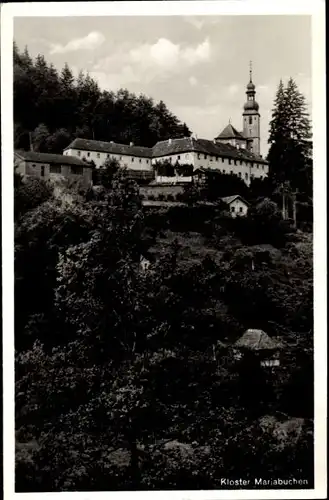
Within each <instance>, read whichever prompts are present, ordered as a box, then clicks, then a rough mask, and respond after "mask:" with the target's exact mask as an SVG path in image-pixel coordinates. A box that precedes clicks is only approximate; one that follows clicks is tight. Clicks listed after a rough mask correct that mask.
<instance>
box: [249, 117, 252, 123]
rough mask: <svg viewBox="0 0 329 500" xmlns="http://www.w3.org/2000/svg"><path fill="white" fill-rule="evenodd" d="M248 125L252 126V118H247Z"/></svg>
mask: <svg viewBox="0 0 329 500" xmlns="http://www.w3.org/2000/svg"><path fill="white" fill-rule="evenodd" d="M249 125H252V116H249Z"/></svg>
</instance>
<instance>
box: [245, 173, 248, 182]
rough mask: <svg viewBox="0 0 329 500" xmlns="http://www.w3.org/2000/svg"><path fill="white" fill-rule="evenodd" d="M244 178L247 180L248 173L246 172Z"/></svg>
mask: <svg viewBox="0 0 329 500" xmlns="http://www.w3.org/2000/svg"><path fill="white" fill-rule="evenodd" d="M245 178H246V181H247V180H248V174H247V173H246V174H245Z"/></svg>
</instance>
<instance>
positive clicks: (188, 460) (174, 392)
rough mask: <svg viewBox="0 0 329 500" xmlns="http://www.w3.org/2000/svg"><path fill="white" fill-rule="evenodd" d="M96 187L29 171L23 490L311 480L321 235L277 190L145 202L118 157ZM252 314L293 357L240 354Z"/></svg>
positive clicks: (19, 268) (19, 347)
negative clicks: (286, 210) (234, 198)
mask: <svg viewBox="0 0 329 500" xmlns="http://www.w3.org/2000/svg"><path fill="white" fill-rule="evenodd" d="M60 189H62V193H61V191H60ZM67 189H68V190H69V193H70V196H67ZM93 196H94V195H93V194H92V193H91V192H88V193H86V192H81V191H80V192H77V191H75V190H74V188H72V187H68V188H65V187H62V188H60V187H59V186H57V187H56V191H55V192H53V191H52V189H51V187H50V186H49V185H46V184H45V183H43V182H42V181H39V180H29V181H26V182H25V183H22V182H21V180H19V179H18V178H16V188H15V208H16V211H15V213H16V219H15V311H16V318H15V347H16V408H15V409H16V443H17V453H16V487H17V490H18V491H45V490H46V491H70V490H78V491H79V490H81V491H86V490H93V489H95V490H107V491H108V490H122V489H123V490H128V491H129V490H144V489H173V488H174V489H184V490H186V489H213V488H214V489H217V488H222V487H223V485H221V483H220V481H221V479H220V478H222V477H226V478H228V479H231V480H234V479H236V478H237V477H244V478H245V479H246V480H249V481H250V487H251V488H254V487H256V485H255V482H254V481H255V477H259V476H261V477H263V478H264V479H267V480H269V479H270V478H271V477H280V478H282V479H288V478H290V477H292V476H294V474H295V471H296V470H297V469H298V470H299V474H300V477H301V478H305V480H306V481H307V482H308V483H307V487H311V486H312V481H313V477H312V470H313V466H312V463H313V462H312V460H313V452H312V449H313V437H312V436H313V356H312V345H313V292H312V291H313V276H312V238H311V236H310V235H307V234H305V233H302V232H301V231H299V230H297V231H296V230H294V229H293V228H292V227H291V226H290V225H289V224H288V223H283V221H281V218H280V217H279V215H278V211H277V208H276V206H275V204H274V203H273V202H271V201H270V200H263V201H262V202H261V203H258V204H256V205H255V207H253V208H252V210H251V211H250V213H249V215H248V216H247V217H241V218H237V219H232V218H230V217H228V216H227V214H226V213H225V212H223V211H222V209H221V208H220V205H218V206H217V207H210V206H207V208H206V209H204V210H203V209H201V208H200V206H194V205H193V204H192V205H189V206H183V207H171V208H168V209H166V208H163V207H162V208H160V209H159V208H146V207H143V206H142V203H141V198H140V195H139V189H138V187H137V186H136V185H135V184H134V183H133V182H131V181H130V180H129V179H127V178H126V177H125V176H122V175H121V174H120V173H118V174H117V175H116V176H114V178H113V180H112V185H111V188H110V189H108V190H105V192H104V193H103V198H102V202H101V203H100V202H99V200H98V199H95V198H93ZM141 258H146V259H149V261H150V265H149V267H148V268H147V269H146V268H144V267H143V266H141ZM32 287H33V294H32V293H31V289H32ZM250 328H251V329H261V330H263V331H265V332H266V334H267V335H268V336H269V337H270V338H271V339H272V340H273V341H274V340H275V341H277V340H279V341H280V344H282V345H283V346H284V347H283V349H282V351H281V353H280V365H279V366H275V367H273V368H270V369H266V368H264V367H262V366H261V365H260V363H259V359H258V358H257V356H256V357H255V356H254V355H251V357H250V356H249V357H248V356H246V357H245V356H244V355H243V353H240V354H239V352H238V351H237V349H236V348H235V346H234V343H235V342H236V340H237V339H239V338H240V337H241V336H242V335H243V333H244V332H245V331H246V330H247V329H250ZM239 457H241V460H240V459H239ZM242 457H243V460H242ZM292 487H296V488H297V487H298V485H293V486H292Z"/></svg>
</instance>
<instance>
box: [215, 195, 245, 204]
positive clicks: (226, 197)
mask: <svg viewBox="0 0 329 500" xmlns="http://www.w3.org/2000/svg"><path fill="white" fill-rule="evenodd" d="M237 198H240V200H242V201H243V203H245V204H246V205H249V203H248V202H247V201H246V200H245V199H244V198H242V196H240V195H239V194H233V195H232V196H224V197H223V198H221V200H223V201H224V202H225V203H228V204H230V203H232V201H234V200H236V199H237Z"/></svg>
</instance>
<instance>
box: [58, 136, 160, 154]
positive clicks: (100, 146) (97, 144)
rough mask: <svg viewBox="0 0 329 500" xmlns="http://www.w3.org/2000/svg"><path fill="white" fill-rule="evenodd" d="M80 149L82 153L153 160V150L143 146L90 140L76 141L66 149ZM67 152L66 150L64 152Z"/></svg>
mask: <svg viewBox="0 0 329 500" xmlns="http://www.w3.org/2000/svg"><path fill="white" fill-rule="evenodd" d="M70 148H72V149H79V150H82V151H97V152H100V153H112V154H118V155H120V154H121V155H128V156H138V157H143V158H152V148H145V147H143V146H129V145H128V144H118V143H116V142H105V141H93V140H89V139H79V138H77V139H74V141H73V142H71V144H69V145H68V146H67V148H65V149H70ZM64 151H65V150H64Z"/></svg>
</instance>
